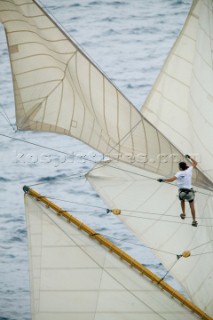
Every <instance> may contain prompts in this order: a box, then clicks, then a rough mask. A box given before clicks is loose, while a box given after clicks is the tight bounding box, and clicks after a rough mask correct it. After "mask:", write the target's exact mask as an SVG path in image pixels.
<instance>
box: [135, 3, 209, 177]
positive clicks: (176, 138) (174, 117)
mask: <svg viewBox="0 0 213 320" xmlns="http://www.w3.org/2000/svg"><path fill="white" fill-rule="evenodd" d="M141 112H142V114H143V115H144V116H145V117H146V118H147V119H148V120H149V121H150V122H151V123H152V124H153V125H154V126H155V127H156V128H157V129H159V130H160V131H161V132H162V133H163V134H164V135H165V136H166V137H169V139H170V141H171V142H172V143H173V144H174V145H175V146H176V147H178V148H179V150H181V151H184V150H188V152H189V153H191V154H193V153H194V154H196V155H197V156H199V160H200V168H201V169H202V171H203V172H204V173H205V174H206V175H207V176H208V177H209V178H210V179H211V180H213V167H212V157H213V143H212V137H213V1H212V0H194V1H193V4H192V8H191V11H190V13H189V15H188V18H187V20H186V23H185V25H184V27H183V30H182V32H181V34H180V36H179V38H178V39H177V41H176V43H175V45H174V46H173V48H172V50H171V52H170V54H169V56H168V58H167V60H166V62H165V64H164V66H163V68H162V70H161V72H160V74H159V76H158V78H157V81H156V83H155V85H154V86H153V88H152V90H151V92H150V94H149V96H148V98H147V100H146V101H145V104H144V106H143V107H142V109H141Z"/></svg>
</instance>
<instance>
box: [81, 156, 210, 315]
mask: <svg viewBox="0 0 213 320" xmlns="http://www.w3.org/2000/svg"><path fill="white" fill-rule="evenodd" d="M116 168H117V169H116ZM124 172H126V173H124ZM87 178H88V180H89V182H90V183H91V185H92V186H93V187H94V189H96V191H97V192H98V194H100V195H101V197H102V198H103V200H104V201H105V203H106V204H107V205H108V207H109V208H111V209H113V208H118V209H120V210H121V214H120V215H119V216H118V217H119V218H120V219H121V221H122V222H124V223H125V224H126V225H127V226H128V227H129V228H130V229H131V230H132V231H133V233H134V234H135V235H136V236H137V238H138V239H140V240H141V241H142V242H143V243H145V244H146V245H147V246H148V247H150V248H151V249H152V251H153V252H154V254H155V255H156V256H157V257H158V258H159V260H160V261H162V262H163V264H164V266H165V267H166V269H167V270H169V271H170V273H171V274H172V275H173V276H174V277H175V279H176V280H178V281H179V283H180V284H181V285H182V286H183V288H184V289H185V291H186V292H187V293H188V295H189V296H190V298H191V299H192V301H193V302H194V303H195V304H196V305H197V306H199V307H200V308H201V309H202V310H204V311H205V312H206V313H207V314H209V315H211V316H213V192H212V191H211V192H210V191H208V190H205V189H201V188H196V196H195V206H196V218H197V220H198V223H199V224H198V228H194V227H192V226H191V221H192V217H191V213H190V210H189V207H188V208H187V218H186V219H185V220H184V221H183V220H181V219H180V213H181V208H180V201H179V199H178V192H177V187H176V186H175V185H171V184H166V183H163V184H162V183H158V182H156V176H155V175H154V174H152V173H149V172H147V171H145V170H139V169H137V168H135V169H134V168H133V167H131V166H130V165H127V164H122V163H120V162H117V163H116V162H115V161H113V166H112V165H110V164H109V163H104V162H103V163H100V164H98V165H96V167H95V168H94V169H93V170H92V171H91V172H90V173H89V174H88V175H87ZM184 251H190V253H191V256H190V257H188V258H184V257H181V258H180V259H178V258H177V255H182V253H183V252H184Z"/></svg>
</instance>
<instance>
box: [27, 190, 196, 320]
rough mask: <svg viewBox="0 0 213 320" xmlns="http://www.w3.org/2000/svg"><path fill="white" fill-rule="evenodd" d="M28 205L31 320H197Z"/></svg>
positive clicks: (49, 213)
mask: <svg viewBox="0 0 213 320" xmlns="http://www.w3.org/2000/svg"><path fill="white" fill-rule="evenodd" d="M25 205H26V218H27V228H28V241H29V257H30V283H31V292H32V301H31V303H32V320H58V319H60V320H68V319H69V320H76V319H78V320H93V319H96V320H104V319H110V320H123V319H126V320H139V319H147V320H149V319H150V320H162V319H164V320H171V319H172V320H181V319H182V320H185V319H188V320H193V319H197V318H198V317H197V316H196V315H195V314H192V312H191V311H190V310H189V309H188V308H186V307H184V306H183V305H182V304H181V303H179V302H177V301H176V300H175V299H173V298H172V296H169V295H168V294H166V293H165V292H164V291H162V290H161V289H160V288H159V287H158V286H156V285H154V284H153V282H152V281H151V280H149V279H148V278H146V277H142V276H141V275H140V273H139V272H138V271H136V270H135V269H133V268H131V267H130V266H129V265H128V264H127V263H125V262H124V261H122V260H121V259H120V258H119V257H118V256H116V255H115V254H113V253H112V252H110V251H109V250H108V249H106V248H105V247H104V246H102V245H100V244H99V243H98V242H97V241H96V240H95V239H92V238H91V237H89V236H88V235H87V234H86V233H84V232H83V231H81V230H80V229H78V227H76V226H74V225H72V224H70V223H68V222H67V220H65V219H64V218H63V217H59V216H58V215H56V214H55V213H54V212H53V210H52V209H50V208H47V207H46V206H45V205H44V204H42V203H41V202H38V201H37V200H35V199H34V198H31V197H30V196H29V195H26V196H25Z"/></svg>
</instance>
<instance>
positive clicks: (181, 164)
mask: <svg viewBox="0 0 213 320" xmlns="http://www.w3.org/2000/svg"><path fill="white" fill-rule="evenodd" d="M179 168H180V169H181V170H183V171H184V170H186V169H188V166H187V164H186V162H179Z"/></svg>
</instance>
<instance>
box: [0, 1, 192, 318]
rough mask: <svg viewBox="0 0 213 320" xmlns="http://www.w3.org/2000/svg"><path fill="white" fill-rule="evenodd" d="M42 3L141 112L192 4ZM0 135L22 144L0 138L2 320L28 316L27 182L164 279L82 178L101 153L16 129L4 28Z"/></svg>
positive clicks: (0, 43) (0, 38) (0, 59)
mask: <svg viewBox="0 0 213 320" xmlns="http://www.w3.org/2000/svg"><path fill="white" fill-rule="evenodd" d="M41 3H42V6H43V7H44V9H45V10H47V11H48V12H49V13H50V14H51V15H53V16H54V17H55V19H56V20H57V21H58V22H59V23H60V25H62V26H63V28H64V29H65V30H66V31H67V32H68V33H69V34H70V35H71V36H72V37H73V38H74V39H75V41H76V42H77V43H78V44H79V45H80V46H81V48H82V49H83V50H84V51H85V52H86V53H87V54H88V55H89V56H90V57H91V59H92V60H93V61H94V62H95V63H96V64H97V65H98V66H99V67H100V68H101V69H102V70H103V71H104V72H105V74H107V76H108V77H109V78H110V79H111V80H112V81H113V82H114V83H115V84H116V86H117V87H118V88H119V89H120V90H121V91H122V92H123V93H124V95H125V96H126V97H127V98H128V99H129V100H130V101H132V103H133V104H134V105H135V106H136V107H137V108H138V109H140V108H141V106H142V105H143V102H144V100H145V98H146V96H147V94H148V92H149V90H150V89H151V87H152V85H153V83H154V81H155V79H156V76H157V74H158V73H159V70H160V68H161V66H162V64H163V62H164V60H165V58H166V56H167V54H168V52H169V50H170V49H171V47H172V45H173V43H174V41H175V39H176V38H177V36H178V34H179V32H180V30H181V28H182V25H183V23H184V21H185V18H186V16H187V13H188V11H189V8H190V5H191V1H190V0H182V1H181V0H120V1H112V0H99V1H92V0H82V1H77V0H76V1H74V0H60V1H58V0H57V1H56V0H43V1H42V2H41ZM0 134H4V135H8V136H10V137H14V138H18V139H20V141H18V140H13V139H11V138H6V137H3V136H0V170H1V171H0V320H30V319H31V317H30V292H29V281H28V280H29V275H28V257H27V232H26V223H25V212H24V201H23V191H22V187H23V185H29V186H33V188H34V189H35V190H37V191H39V192H40V193H42V194H44V195H46V196H50V197H51V198H53V201H55V202H56V203H58V204H59V205H60V206H63V207H64V208H65V209H67V210H71V211H72V212H75V213H76V215H77V216H78V217H79V219H81V220H83V221H84V222H85V223H88V224H89V225H90V226H91V227H92V228H95V229H96V230H97V231H98V232H102V233H103V234H104V235H107V236H108V237H109V238H110V239H111V240H112V241H114V242H115V243H116V244H117V245H120V246H121V247H122V249H124V250H127V251H128V253H129V254H131V255H132V256H133V257H134V258H136V259H137V260H138V261H140V262H141V263H144V264H145V265H147V266H148V267H150V268H151V269H152V270H153V271H154V272H156V273H158V274H159V275H161V276H162V275H164V273H165V270H164V269H163V267H162V266H161V264H160V263H159V262H158V261H157V260H156V258H155V257H154V256H153V255H152V253H151V252H150V251H149V250H148V249H147V248H145V247H144V246H143V245H141V244H140V243H138V242H137V240H136V239H135V238H134V237H133V235H132V234H131V233H130V232H129V231H128V230H127V229H126V228H125V227H124V226H123V225H122V224H121V223H120V222H119V221H118V220H117V219H116V217H114V216H111V215H109V214H107V213H106V210H105V208H106V206H105V204H104V203H103V202H102V201H101V199H100V198H99V196H98V195H97V194H96V192H95V191H94V190H93V189H92V187H91V186H90V185H89V183H88V182H87V181H86V180H85V178H84V174H85V173H86V172H87V171H88V170H89V169H90V168H92V166H93V164H92V163H91V162H90V161H87V159H88V158H89V159H92V160H94V161H99V160H100V159H101V158H102V155H100V154H98V153H97V152H95V151H94V150H92V149H90V148H89V147H87V146H85V145H84V144H82V143H81V142H79V141H77V140H74V139H72V138H70V137H66V136H61V135H55V134H48V133H42V132H40V133H39V132H16V126H15V108H14V100H13V90H12V82H11V73H10V65H9V60H8V54H7V47H6V40H5V36H4V33H3V28H2V26H1V27H0ZM21 140H27V141H31V142H33V143H35V144H39V145H42V146H48V147H50V148H53V149H56V150H60V151H62V152H68V153H70V154H75V155H76V157H75V158H74V159H73V157H69V156H68V155H65V154H63V153H58V152H56V151H51V150H48V149H45V148H41V147H38V146H35V145H31V144H26V143H24V142H23V141H21ZM79 156H80V158H79ZM47 159H48V161H47ZM55 198H56V199H55ZM59 199H60V200H59ZM61 200H66V201H69V202H62V201H61ZM93 206H94V207H93ZM97 206H98V207H100V208H97ZM167 281H168V282H170V283H171V284H172V285H174V286H176V288H177V289H180V288H179V287H178V285H177V284H176V283H174V281H173V280H172V279H171V277H167Z"/></svg>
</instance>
